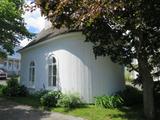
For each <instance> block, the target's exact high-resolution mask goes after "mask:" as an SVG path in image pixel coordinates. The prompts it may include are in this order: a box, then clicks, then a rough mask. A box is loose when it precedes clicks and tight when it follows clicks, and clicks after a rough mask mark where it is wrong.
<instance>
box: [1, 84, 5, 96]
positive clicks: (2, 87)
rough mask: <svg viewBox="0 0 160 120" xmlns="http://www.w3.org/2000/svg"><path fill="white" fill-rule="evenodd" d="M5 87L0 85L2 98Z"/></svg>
mask: <svg viewBox="0 0 160 120" xmlns="http://www.w3.org/2000/svg"><path fill="white" fill-rule="evenodd" d="M5 87H6V86H5V85H1V84H0V96H2V95H3V90H4V89H5Z"/></svg>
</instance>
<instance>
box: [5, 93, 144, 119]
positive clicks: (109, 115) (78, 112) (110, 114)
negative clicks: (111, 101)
mask: <svg viewBox="0 0 160 120" xmlns="http://www.w3.org/2000/svg"><path fill="white" fill-rule="evenodd" d="M6 99H7V100H10V101H14V102H16V103H19V104H23V105H29V106H32V107H34V108H40V102H39V100H38V99H37V98H35V97H34V96H28V97H6ZM50 111H52V112H59V113H63V114H68V115H73V116H77V117H82V118H85V119H86V120H143V117H142V114H143V113H142V106H133V107H125V108H121V109H117V108H115V109H104V108H99V107H96V106H94V105H86V106H84V107H82V108H76V109H70V110H66V109H64V108H60V107H57V108H52V109H51V110H50Z"/></svg>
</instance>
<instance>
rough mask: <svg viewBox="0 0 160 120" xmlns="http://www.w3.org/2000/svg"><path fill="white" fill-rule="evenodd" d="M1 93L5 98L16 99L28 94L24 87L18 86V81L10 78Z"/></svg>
mask: <svg viewBox="0 0 160 120" xmlns="http://www.w3.org/2000/svg"><path fill="white" fill-rule="evenodd" d="M2 93H3V94H4V95H6V96H10V97H16V96H26V95H27V94H28V91H27V88H26V87H25V86H20V85H19V83H18V80H17V79H15V78H12V79H11V80H8V81H7V86H5V87H3V89H2Z"/></svg>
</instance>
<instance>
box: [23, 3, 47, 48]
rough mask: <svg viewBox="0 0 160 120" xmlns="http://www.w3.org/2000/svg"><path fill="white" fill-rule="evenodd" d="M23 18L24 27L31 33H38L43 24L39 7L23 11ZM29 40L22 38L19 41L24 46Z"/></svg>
mask: <svg viewBox="0 0 160 120" xmlns="http://www.w3.org/2000/svg"><path fill="white" fill-rule="evenodd" d="M32 1H33V0H25V2H26V3H28V4H29V3H30V2H32ZM23 18H24V20H25V23H26V28H27V29H28V30H29V31H30V32H32V33H39V32H40V31H41V30H42V29H43V28H44V26H45V18H44V17H42V16H41V13H40V9H36V10H35V11H33V12H25V14H24V15H23ZM29 42H30V41H28V40H27V39H24V40H22V41H21V44H20V45H21V46H26V45H27V44H28V43H29Z"/></svg>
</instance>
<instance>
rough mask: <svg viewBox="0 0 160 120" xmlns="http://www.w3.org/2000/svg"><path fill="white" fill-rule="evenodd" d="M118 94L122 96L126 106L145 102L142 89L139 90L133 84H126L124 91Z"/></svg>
mask: <svg viewBox="0 0 160 120" xmlns="http://www.w3.org/2000/svg"><path fill="white" fill-rule="evenodd" d="M117 94H118V95H120V96H121V97H122V99H123V100H124V105H125V106H132V105H137V104H142V102H143V94H142V91H139V90H138V89H137V88H134V87H132V86H126V89H125V90H124V91H122V92H118V93H117Z"/></svg>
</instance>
